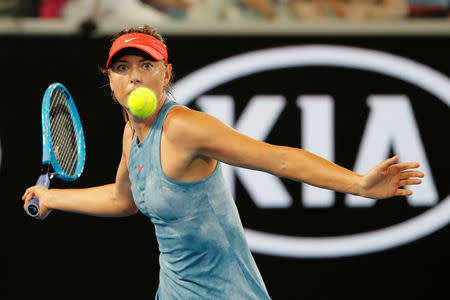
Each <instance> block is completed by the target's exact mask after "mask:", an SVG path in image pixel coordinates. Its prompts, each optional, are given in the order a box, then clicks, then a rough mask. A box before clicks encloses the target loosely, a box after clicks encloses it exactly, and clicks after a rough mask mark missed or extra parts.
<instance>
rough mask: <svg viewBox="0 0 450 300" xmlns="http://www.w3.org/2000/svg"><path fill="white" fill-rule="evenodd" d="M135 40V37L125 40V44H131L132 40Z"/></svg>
mask: <svg viewBox="0 0 450 300" xmlns="http://www.w3.org/2000/svg"><path fill="white" fill-rule="evenodd" d="M135 39H137V37H134V38H131V39H127V40H125V43H128V42H131V41H132V40H135Z"/></svg>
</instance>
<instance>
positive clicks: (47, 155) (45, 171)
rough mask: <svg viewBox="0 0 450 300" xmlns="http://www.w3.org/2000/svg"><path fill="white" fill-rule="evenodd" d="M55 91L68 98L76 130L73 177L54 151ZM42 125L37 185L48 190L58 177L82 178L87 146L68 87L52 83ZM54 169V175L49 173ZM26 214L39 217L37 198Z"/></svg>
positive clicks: (69, 179) (46, 100)
mask: <svg viewBox="0 0 450 300" xmlns="http://www.w3.org/2000/svg"><path fill="white" fill-rule="evenodd" d="M55 89H60V90H61V91H62V92H63V93H65V94H66V96H67V104H68V107H69V112H70V116H71V118H72V122H73V125H74V129H75V135H76V139H77V152H78V155H77V166H76V168H75V172H74V174H73V175H69V174H66V173H65V172H64V171H63V169H62V168H61V165H60V164H59V163H58V160H57V159H56V155H55V149H53V144H52V138H51V128H50V102H51V96H52V94H53V92H54V90H55ZM41 123H42V168H41V175H40V176H39V179H38V180H37V182H36V185H42V186H44V187H46V188H48V187H49V186H50V180H51V179H52V178H53V177H54V176H56V177H57V178H60V179H62V180H64V181H74V180H76V179H78V178H79V177H80V176H81V173H83V169H84V163H85V160H86V146H85V142H84V132H83V126H82V125H81V120H80V116H79V114H78V111H77V108H76V106H75V102H74V101H73V99H72V96H71V95H70V93H69V91H68V90H67V89H66V87H65V86H64V85H63V84H61V83H59V82H56V83H52V84H51V85H50V86H49V87H48V88H47V90H46V91H45V94H44V98H43V100H42V109H41ZM51 169H53V171H54V173H49V172H50V170H51ZM26 212H27V213H28V214H29V215H30V216H32V217H34V218H37V217H39V214H40V210H39V200H38V199H37V198H36V196H34V197H33V199H31V200H30V201H29V202H28V203H27V205H26Z"/></svg>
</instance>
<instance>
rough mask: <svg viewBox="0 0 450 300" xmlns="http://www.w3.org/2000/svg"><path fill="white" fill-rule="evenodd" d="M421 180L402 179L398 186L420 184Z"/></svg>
mask: <svg viewBox="0 0 450 300" xmlns="http://www.w3.org/2000/svg"><path fill="white" fill-rule="evenodd" d="M421 183H422V180H420V179H403V180H400V182H399V184H398V186H399V187H400V186H405V185H415V184H421Z"/></svg>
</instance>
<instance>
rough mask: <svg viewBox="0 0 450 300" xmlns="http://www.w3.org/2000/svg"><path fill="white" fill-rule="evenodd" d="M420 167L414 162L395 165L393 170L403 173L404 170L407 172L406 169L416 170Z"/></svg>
mask: <svg viewBox="0 0 450 300" xmlns="http://www.w3.org/2000/svg"><path fill="white" fill-rule="evenodd" d="M418 167H420V164H419V163H416V162H405V163H400V164H397V165H395V168H396V169H397V170H399V171H404V170H408V169H416V168H418Z"/></svg>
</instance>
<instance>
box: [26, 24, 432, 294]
mask: <svg viewBox="0 0 450 300" xmlns="http://www.w3.org/2000/svg"><path fill="white" fill-rule="evenodd" d="M105 71H106V73H107V75H108V78H109V83H110V86H111V90H112V93H113V97H114V98H115V99H116V100H117V101H118V102H119V103H120V105H122V106H123V107H124V109H125V116H126V119H127V122H126V125H125V128H124V132H123V153H122V158H121V161H120V163H119V166H118V170H117V175H116V180H115V183H113V184H109V185H105V186H98V187H92V188H87V189H45V188H43V187H41V186H33V187H30V188H28V189H27V190H26V191H25V194H24V196H23V200H24V201H25V203H26V202H28V201H30V199H31V198H32V197H33V195H36V196H37V198H38V199H39V201H40V209H41V214H40V216H39V218H40V219H45V217H47V215H48V214H49V213H50V212H51V211H52V210H53V209H59V210H64V211H71V212H76V213H83V214H90V215H98V216H127V215H131V214H135V213H136V212H137V211H138V210H139V211H141V212H142V213H143V214H144V215H146V216H148V217H149V218H150V219H151V221H152V222H153V224H154V226H155V232H156V236H157V239H158V243H159V250H160V252H161V253H160V260H159V261H160V282H159V287H158V291H157V294H156V299H258V300H261V299H270V297H269V294H268V292H267V290H266V287H265V285H264V282H263V280H262V278H261V275H260V273H259V271H258V268H257V266H256V264H255V262H254V260H253V258H252V255H251V253H250V251H249V248H248V246H247V243H246V240H245V236H244V231H243V227H242V224H241V221H240V218H239V215H238V211H237V209H236V206H235V203H234V201H233V199H232V196H231V194H230V192H229V190H228V188H227V187H226V184H225V182H224V178H223V176H222V172H221V165H220V163H219V162H223V163H226V164H230V165H233V166H237V167H242V168H249V169H254V170H260V171H264V172H268V173H271V174H274V175H276V176H280V177H285V178H290V179H292V180H296V181H303V182H306V183H309V184H311V185H314V186H318V187H322V188H326V189H332V190H336V191H340V192H345V193H351V194H356V195H361V196H364V197H369V198H377V199H379V198H387V197H391V196H405V195H411V194H412V192H411V191H409V190H406V189H403V188H400V187H403V186H406V185H413V184H419V183H420V182H421V180H420V179H418V178H417V177H423V176H424V174H423V173H422V172H420V171H417V170H415V169H416V168H417V167H418V166H419V164H418V163H415V162H410V163H397V161H398V157H393V158H389V159H387V160H385V161H384V162H382V163H381V164H379V165H378V166H375V167H374V168H373V169H372V170H371V171H370V172H368V173H367V174H365V175H359V174H356V173H354V172H352V171H350V170H347V169H345V168H342V167H340V166H338V165H336V164H333V163H331V162H329V161H327V160H325V159H322V158H320V157H318V156H316V155H314V154H312V153H309V152H307V151H304V150H301V149H296V148H290V147H283V146H276V145H271V144H267V143H264V142H261V141H257V140H253V139H251V138H249V137H247V136H244V135H242V134H240V133H238V132H236V131H235V130H233V129H232V128H230V127H229V126H227V125H225V124H223V123H222V122H220V121H219V120H217V119H216V118H214V117H212V116H209V115H207V114H204V113H202V112H199V111H195V110H191V109H188V108H187V107H184V106H181V105H177V104H176V103H175V102H173V101H170V100H167V99H166V95H167V91H168V88H169V85H170V79H171V73H172V65H171V64H170V63H169V59H168V55H167V50H166V46H165V44H164V40H163V38H162V37H161V35H159V34H158V33H157V32H155V31H154V30H153V29H152V28H151V27H149V26H143V27H136V28H131V29H127V30H124V31H122V32H120V33H118V34H117V35H116V37H115V38H114V39H113V43H112V46H111V48H110V52H109V57H108V61H107V63H106V69H105ZM139 86H145V87H148V88H150V89H152V90H154V91H155V93H156V95H157V98H158V106H157V109H156V111H155V112H154V113H153V114H152V115H150V116H148V117H146V118H143V119H137V118H134V117H133V116H132V115H131V114H129V113H128V111H127V110H126V104H127V97H128V95H129V94H130V92H131V91H132V90H134V89H135V88H137V87H139Z"/></svg>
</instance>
